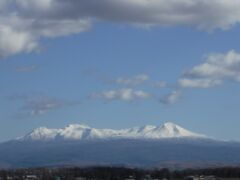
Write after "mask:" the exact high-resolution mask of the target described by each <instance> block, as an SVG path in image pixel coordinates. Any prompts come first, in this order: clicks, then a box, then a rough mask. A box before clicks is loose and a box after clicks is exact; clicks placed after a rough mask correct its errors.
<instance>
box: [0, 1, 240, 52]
mask: <svg viewBox="0 0 240 180" xmlns="http://www.w3.org/2000/svg"><path fill="white" fill-rule="evenodd" d="M94 20H104V21H109V22H115V23H124V24H131V25H137V26H177V25H188V26H194V27H197V28H201V29H205V30H214V29H216V28H219V29H228V28H230V27H232V26H234V25H236V24H239V22H240V1H238V0H211V1H209V0H121V1H119V0H101V1H99V0H1V1H0V30H1V32H0V56H1V57H5V56H9V55H14V54H17V53H21V52H26V53H28V52H33V51H37V50H38V48H39V40H40V39H41V38H49V37H58V36H67V35H71V34H75V33H80V32H82V31H86V30H88V29H89V27H90V25H91V23H92V21H94Z"/></svg>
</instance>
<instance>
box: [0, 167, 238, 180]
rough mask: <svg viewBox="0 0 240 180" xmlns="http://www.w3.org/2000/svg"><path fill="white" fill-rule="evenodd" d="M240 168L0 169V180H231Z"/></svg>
mask: <svg viewBox="0 0 240 180" xmlns="http://www.w3.org/2000/svg"><path fill="white" fill-rule="evenodd" d="M235 179H240V167H222V168H206V169H186V170H169V169H166V168H163V169H154V170H146V169H135V168H124V167H88V168H79V167H74V168H73V167H72V168H36V169H15V170H13V169H11V170H0V180H235Z"/></svg>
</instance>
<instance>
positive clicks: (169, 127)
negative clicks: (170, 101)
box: [21, 122, 206, 141]
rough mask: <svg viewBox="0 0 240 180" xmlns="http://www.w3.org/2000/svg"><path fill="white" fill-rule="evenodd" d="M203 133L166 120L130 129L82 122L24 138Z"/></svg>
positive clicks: (153, 136)
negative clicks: (100, 127) (194, 131)
mask: <svg viewBox="0 0 240 180" xmlns="http://www.w3.org/2000/svg"><path fill="white" fill-rule="evenodd" d="M203 137H206V136H204V135H201V134H197V133H193V132H191V131H188V130H186V129H184V128H182V127H180V126H179V125H177V124H174V123H171V122H166V123H164V124H163V125H162V126H152V125H145V126H143V127H135V128H130V129H120V130H113V129H96V128H91V127H89V126H87V125H82V124H70V125H68V126H67V127H65V128H62V129H48V128H46V127H40V128H37V129H35V130H33V131H32V132H31V133H29V134H27V135H26V136H23V137H22V138H21V139H22V140H43V141H49V140H55V139H62V140H93V139H155V140H157V139H162V138H203Z"/></svg>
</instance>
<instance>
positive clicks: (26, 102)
mask: <svg viewBox="0 0 240 180" xmlns="http://www.w3.org/2000/svg"><path fill="white" fill-rule="evenodd" d="M9 100H11V101H18V102H20V104H21V105H20V108H19V112H17V115H19V116H21V117H34V116H40V115H44V114H47V113H49V112H51V111H54V110H58V109H61V108H66V107H71V106H77V105H79V104H80V103H79V102H73V101H67V100H63V99H59V98H54V97H49V96H43V95H40V96H27V95H14V96H11V97H10V98H9Z"/></svg>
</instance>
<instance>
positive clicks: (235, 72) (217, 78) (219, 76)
mask: <svg viewBox="0 0 240 180" xmlns="http://www.w3.org/2000/svg"><path fill="white" fill-rule="evenodd" d="M225 80H233V81H237V82H240V54H239V53H237V52H236V51H234V50H231V51H229V52H227V53H225V54H222V53H218V54H210V55H208V56H207V57H206V58H205V62H204V63H203V64H200V65H197V66H195V67H193V68H192V69H190V70H188V71H186V72H185V73H184V74H183V76H182V77H181V78H180V79H179V81H178V83H179V85H180V86H181V87H183V88H188V87H191V88H209V87H213V86H217V85H220V84H222V83H223V82H224V81H225Z"/></svg>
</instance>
